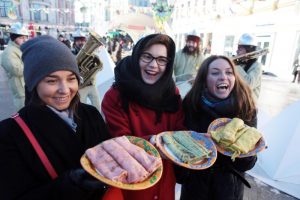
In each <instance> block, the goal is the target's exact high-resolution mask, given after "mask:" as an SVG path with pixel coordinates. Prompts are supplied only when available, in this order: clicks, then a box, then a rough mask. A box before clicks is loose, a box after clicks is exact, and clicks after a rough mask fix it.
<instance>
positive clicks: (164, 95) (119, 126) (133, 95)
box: [101, 34, 185, 200]
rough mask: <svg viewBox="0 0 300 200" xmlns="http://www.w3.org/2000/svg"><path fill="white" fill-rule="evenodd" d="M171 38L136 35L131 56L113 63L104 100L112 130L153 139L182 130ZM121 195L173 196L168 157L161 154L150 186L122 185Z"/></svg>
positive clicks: (132, 198) (134, 199)
mask: <svg viewBox="0 0 300 200" xmlns="http://www.w3.org/2000/svg"><path fill="white" fill-rule="evenodd" d="M174 57H175V43H174V41H173V40H172V39H171V38H170V37H169V36H167V35H163V34H151V35H148V36H146V37H144V38H142V39H140V40H139V41H138V43H137V44H136V45H135V46H134V48H133V52H132V55H131V56H127V57H125V58H123V59H122V60H121V61H120V62H119V63H118V64H117V66H116V68H115V82H114V84H113V86H112V87H111V88H110V89H109V90H108V91H107V92H106V94H105V96H104V99H103V101H102V109H101V110H102V112H103V114H104V116H105V119H106V123H107V126H108V129H109V131H110V133H111V134H112V135H113V136H114V137H116V136H121V135H133V136H137V137H142V138H144V139H148V140H150V141H151V142H152V143H154V141H155V135H156V134H158V133H160V132H163V131H176V130H184V129H185V128H184V126H183V118H184V116H183V112H182V108H181V97H180V95H179V91H178V89H177V88H176V86H175V82H174V80H173V78H172V73H173V62H174ZM122 192H123V195H124V199H125V200H140V199H143V200H153V199H161V200H174V199H175V176H174V172H173V164H172V162H171V161H168V160H163V175H162V178H161V179H160V181H159V182H158V183H157V184H156V185H154V186H153V187H151V188H149V189H145V190H140V191H129V190H122Z"/></svg>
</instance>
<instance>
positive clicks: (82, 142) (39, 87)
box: [0, 35, 110, 200]
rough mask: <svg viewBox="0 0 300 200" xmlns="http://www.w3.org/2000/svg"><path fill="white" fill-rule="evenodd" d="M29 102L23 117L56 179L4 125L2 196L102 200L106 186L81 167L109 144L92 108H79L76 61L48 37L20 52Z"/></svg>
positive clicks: (17, 131) (16, 131)
mask: <svg viewBox="0 0 300 200" xmlns="http://www.w3.org/2000/svg"><path fill="white" fill-rule="evenodd" d="M21 50H22V52H23V56H22V59H23V62H24V79H25V83H26V86H27V89H28V91H29V92H30V93H31V97H30V100H29V103H28V105H26V106H25V107H23V108H22V109H21V110H20V111H19V116H20V117H21V118H22V119H23V120H24V122H25V123H26V124H27V126H28V127H29V129H30V130H31V131H32V134H33V135H34V136H35V137H36V139H37V142H38V143H39V144H40V146H41V147H42V149H43V150H44V152H45V154H46V156H47V157H48V159H49V161H50V163H51V164H52V165H53V167H54V170H55V171H56V173H57V175H58V176H57V177H56V178H55V179H52V178H51V177H50V175H49V174H48V172H47V170H46V169H45V168H44V166H43V164H42V161H41V160H40V158H39V157H38V155H37V153H36V151H35V150H34V149H33V146H32V145H31V143H30V142H29V139H27V137H26V136H25V133H24V132H23V131H22V129H21V128H20V127H19V126H18V124H17V123H16V121H15V120H14V119H12V118H8V119H5V120H3V121H1V122H0V156H1V158H2V159H1V161H0V176H1V179H0V188H1V190H0V196H1V199H2V200H10V199H44V200H48V199H49V200H53V199H61V200H63V199H65V200H69V199H72V200H81V199H85V200H99V199H101V198H102V195H103V194H104V192H105V191H106V185H105V184H103V183H102V182H100V181H98V180H96V179H95V178H93V177H92V176H90V175H88V174H87V172H85V171H84V170H83V169H82V167H81V165H80V158H81V156H82V155H83V154H84V153H85V150H86V149H88V148H90V147H93V146H95V145H97V144H99V143H100V142H102V141H104V140H106V139H108V138H110V135H109V133H108V131H107V128H106V125H105V122H104V120H103V118H102V117H101V114H100V113H99V111H98V110H97V109H96V108H94V107H93V106H90V105H86V104H83V103H80V101H79V96H78V87H79V79H80V74H79V70H78V67H77V63H76V59H75V56H74V55H73V54H72V53H71V51H70V49H68V47H67V46H65V45H64V44H62V43H61V42H59V41H58V40H57V39H55V38H53V37H50V36H46V35H44V36H40V37H36V38H34V39H31V40H29V41H28V42H26V43H24V44H23V45H22V46H21Z"/></svg>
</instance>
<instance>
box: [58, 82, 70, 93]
mask: <svg viewBox="0 0 300 200" xmlns="http://www.w3.org/2000/svg"><path fill="white" fill-rule="evenodd" d="M58 92H60V93H67V92H68V85H67V84H66V83H61V84H59V88H58Z"/></svg>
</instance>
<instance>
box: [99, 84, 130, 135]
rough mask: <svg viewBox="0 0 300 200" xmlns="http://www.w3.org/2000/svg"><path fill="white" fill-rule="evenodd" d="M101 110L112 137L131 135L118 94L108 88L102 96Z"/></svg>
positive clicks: (126, 116)
mask: <svg viewBox="0 0 300 200" xmlns="http://www.w3.org/2000/svg"><path fill="white" fill-rule="evenodd" d="M101 110H102V112H103V114H104V117H105V121H106V124H107V127H108V130H109V132H110V133H111V134H112V135H113V136H114V137H118V136H122V135H132V133H131V130H130V127H129V119H128V115H127V114H126V113H125V112H124V110H123V108H122V104H121V99H120V95H119V92H118V91H117V90H116V89H114V88H110V89H109V90H108V91H107V92H106V94H105V95H104V98H103V101H102V104H101Z"/></svg>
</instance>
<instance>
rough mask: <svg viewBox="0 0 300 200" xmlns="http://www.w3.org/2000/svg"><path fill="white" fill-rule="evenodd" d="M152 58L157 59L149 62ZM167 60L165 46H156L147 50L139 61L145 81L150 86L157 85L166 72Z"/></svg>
mask: <svg viewBox="0 0 300 200" xmlns="http://www.w3.org/2000/svg"><path fill="white" fill-rule="evenodd" d="M144 56H146V57H144ZM151 57H153V58H155V59H152V61H151V62H149V61H150V60H151V59H150V58H151ZM167 60H168V59H167V48H166V46H165V45H162V44H154V45H152V46H150V48H149V49H147V50H145V51H144V52H143V54H142V55H141V57H140V59H139V64H140V69H141V76H142V79H143V81H144V82H145V83H147V84H150V85H151V84H154V83H156V82H157V81H158V80H159V79H160V78H161V77H162V75H163V74H164V72H165V71H166V67H167ZM165 61H166V62H165ZM158 63H160V64H158ZM164 63H165V64H164Z"/></svg>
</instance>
